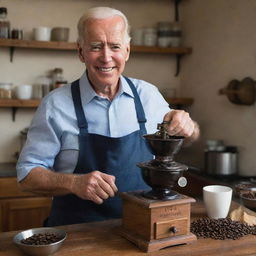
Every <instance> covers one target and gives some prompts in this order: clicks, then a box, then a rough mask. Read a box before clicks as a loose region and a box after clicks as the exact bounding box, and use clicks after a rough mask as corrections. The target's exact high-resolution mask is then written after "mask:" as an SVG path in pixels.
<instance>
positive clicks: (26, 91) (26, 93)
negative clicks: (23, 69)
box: [15, 84, 33, 100]
mask: <svg viewBox="0 0 256 256" xmlns="http://www.w3.org/2000/svg"><path fill="white" fill-rule="evenodd" d="M32 93H33V87H32V85H30V84H21V85H17V86H16V87H15V95H16V97H17V98H18V99H20V100H29V99H31V98H32Z"/></svg>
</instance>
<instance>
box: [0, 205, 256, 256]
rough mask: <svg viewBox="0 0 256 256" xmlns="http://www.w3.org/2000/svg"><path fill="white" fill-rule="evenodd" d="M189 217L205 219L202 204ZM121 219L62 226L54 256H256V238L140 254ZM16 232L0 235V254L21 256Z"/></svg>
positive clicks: (204, 242) (206, 242)
mask: <svg viewBox="0 0 256 256" xmlns="http://www.w3.org/2000/svg"><path fill="white" fill-rule="evenodd" d="M191 216H192V218H198V217H203V216H205V209H204V207H203V205H202V203H200V202H197V203H195V204H192V215H191ZM120 223H121V220H110V221H104V222H95V223H86V224H76V225H69V226H62V227H61V228H62V229H64V230H66V232H67V233H68V238H67V240H66V241H65V243H64V245H63V247H61V249H60V250H59V251H58V252H57V253H55V254H54V256H141V255H150V256H211V255H218V256H235V255H237V256H243V255H251V256H252V255H256V236H253V235H248V236H245V237H242V238H240V239H239V240H224V241H222V240H213V239H198V240H197V241H196V242H194V243H192V244H187V245H179V246H173V247H169V248H165V249H163V250H160V251H157V252H151V253H144V252H142V251H140V250H139V249H138V248H137V247H136V246H135V245H133V244H132V243H131V242H129V241H127V240H126V239H124V238H122V237H121V236H120V235H119V234H118V228H119V227H120ZM16 233H17V231H13V232H5V233H0V255H1V256H22V255H23V254H22V252H21V251H20V250H19V249H18V248H16V247H15V245H14V244H13V242H12V238H13V236H14V235H15V234H16Z"/></svg>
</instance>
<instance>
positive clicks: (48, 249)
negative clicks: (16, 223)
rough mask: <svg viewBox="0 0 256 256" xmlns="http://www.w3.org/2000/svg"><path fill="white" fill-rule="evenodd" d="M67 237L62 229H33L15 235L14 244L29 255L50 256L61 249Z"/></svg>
mask: <svg viewBox="0 0 256 256" xmlns="http://www.w3.org/2000/svg"><path fill="white" fill-rule="evenodd" d="M66 237H67V234H66V232H65V231H63V230H60V229H56V228H33V229H28V230H25V231H22V232H20V233H18V234H17V235H15V236H14V238H13V242H14V243H15V245H16V246H17V247H19V248H20V249H21V250H22V251H23V252H24V253H25V254H27V255H31V256H48V255H51V254H53V253H55V252H56V251H57V250H58V249H59V248H60V247H61V245H62V244H63V242H64V241H65V239H66Z"/></svg>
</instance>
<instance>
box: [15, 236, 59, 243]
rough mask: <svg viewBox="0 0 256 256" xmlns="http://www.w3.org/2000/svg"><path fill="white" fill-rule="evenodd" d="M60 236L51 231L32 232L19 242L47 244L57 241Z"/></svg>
mask: <svg viewBox="0 0 256 256" xmlns="http://www.w3.org/2000/svg"><path fill="white" fill-rule="evenodd" d="M59 240H61V238H60V237H59V236H58V235H56V234H53V233H45V234H41V233H39V234H34V235H32V236H30V237H28V238H26V239H22V240H21V241H20V242H21V243H23V244H27V245H47V244H52V243H55V242H58V241H59Z"/></svg>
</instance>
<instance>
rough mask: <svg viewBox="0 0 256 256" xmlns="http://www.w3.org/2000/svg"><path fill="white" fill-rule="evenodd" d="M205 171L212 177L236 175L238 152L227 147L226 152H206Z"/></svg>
mask: <svg viewBox="0 0 256 256" xmlns="http://www.w3.org/2000/svg"><path fill="white" fill-rule="evenodd" d="M205 171H206V173H208V174H210V175H235V174H237V172H238V151H237V148H236V147H233V146H230V147H226V149H225V151H205Z"/></svg>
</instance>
